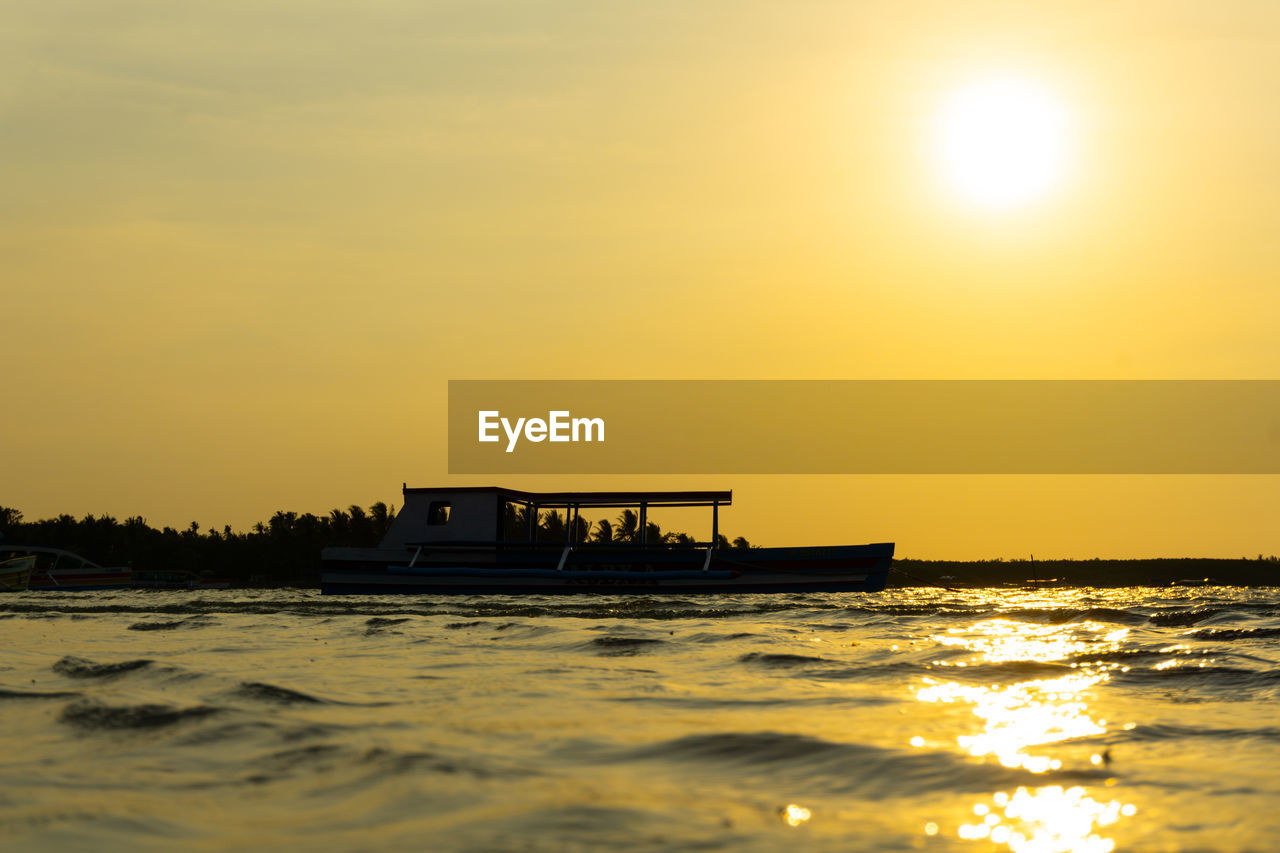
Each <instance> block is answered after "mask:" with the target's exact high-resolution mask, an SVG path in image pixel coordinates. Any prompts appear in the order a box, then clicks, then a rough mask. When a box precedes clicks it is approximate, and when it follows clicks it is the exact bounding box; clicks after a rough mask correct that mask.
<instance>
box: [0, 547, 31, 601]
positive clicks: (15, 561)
mask: <svg viewBox="0 0 1280 853" xmlns="http://www.w3.org/2000/svg"><path fill="white" fill-rule="evenodd" d="M35 565H36V558H35V555H34V554H28V555H26V556H23V557H10V558H9V559H0V592H21V591H22V590H24V589H26V588H27V587H28V585H29V584H30V582H31V570H32V569H33V568H35Z"/></svg>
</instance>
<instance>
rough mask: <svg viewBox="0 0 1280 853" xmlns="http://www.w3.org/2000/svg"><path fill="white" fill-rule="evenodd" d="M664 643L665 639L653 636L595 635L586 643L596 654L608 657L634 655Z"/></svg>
mask: <svg viewBox="0 0 1280 853" xmlns="http://www.w3.org/2000/svg"><path fill="white" fill-rule="evenodd" d="M665 644H666V641H665V640H659V639H656V638H653V637H595V638H593V639H592V640H591V641H590V643H588V645H589V646H590V647H591V648H594V649H597V650H598V654H601V655H605V656H608V657H623V656H629V655H636V654H639V653H640V652H642V651H648V650H650V649H654V648H657V647H658V646H661V645H665Z"/></svg>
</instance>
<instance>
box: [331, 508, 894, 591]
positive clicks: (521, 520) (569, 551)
mask: <svg viewBox="0 0 1280 853" xmlns="http://www.w3.org/2000/svg"><path fill="white" fill-rule="evenodd" d="M732 499H733V493H732V492H729V491H719V492H712V491H697V492H693V491H672V492H524V491H517V490H514V489H504V488H499V487H496V486H485V487H462V488H408V487H405V488H404V502H403V504H402V508H401V511H400V513H399V514H398V515H396V517H395V520H394V521H393V522H392V524H391V526H390V527H389V528H388V530H387V533H386V535H385V536H384V537H383V539H382V541H381V542H380V543H379V544H378V546H377V547H376V548H351V547H330V548H325V549H324V550H323V551H322V552H321V558H320V562H321V584H320V586H321V591H322V592H323V593H325V594H330V595H332V594H362V595H370V594H382V593H426V594H463V595H479V594H521V595H522V594H560V593H566V594H574V593H590V592H600V593H643V594H652V593H678V594H696V593H723V592H735V593H738V592H745V593H758V592H759V593H773V592H878V591H879V590H882V589H884V587H885V584H886V581H887V577H888V573H889V564H890V561H891V560H892V558H893V548H894V546H893V543H892V542H882V543H877V544H870V545H835V546H823V547H794V548H729V547H725V544H726V543H725V541H724V538H723V537H721V536H720V532H719V515H720V508H721V507H723V506H729V505H730V504H731V503H732ZM654 507H665V508H673V507H706V508H709V509H710V510H711V538H710V540H709V541H707V542H696V541H693V540H689V539H686V540H685V541H683V542H679V543H676V542H670V541H666V540H665V539H664V540H663V541H653V542H650V541H647V533H648V530H649V525H648V521H647V519H648V512H649V510H650V509H652V508H654ZM583 509H590V510H603V509H610V510H613V509H633V510H635V511H636V512H637V516H636V517H637V520H638V523H637V524H636V525H635V533H634V535H633V536H629V537H627V539H626V541H621V542H618V541H608V542H597V541H585V540H586V537H585V535H584V534H585V528H586V524H585V523H584V522H583V521H582V520H581V511H582V510H583ZM543 510H556V511H557V512H559V511H563V512H564V521H565V524H564V528H565V535H564V538H563V541H560V540H558V539H557V541H551V542H549V541H545V540H540V539H539V534H540V533H544V534H545V531H542V530H541V529H540V527H539V525H538V519H539V517H540V513H541V512H542V511H543Z"/></svg>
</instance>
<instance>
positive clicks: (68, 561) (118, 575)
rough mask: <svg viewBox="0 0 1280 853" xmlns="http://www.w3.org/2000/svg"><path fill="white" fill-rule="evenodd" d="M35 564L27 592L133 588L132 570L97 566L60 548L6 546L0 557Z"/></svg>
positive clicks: (120, 567) (126, 567)
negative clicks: (27, 558)
mask: <svg viewBox="0 0 1280 853" xmlns="http://www.w3.org/2000/svg"><path fill="white" fill-rule="evenodd" d="M6 556H7V557H9V558H23V557H30V558H32V559H33V560H34V565H33V567H32V568H31V580H30V582H29V585H28V589H32V590H62V591H64V592H84V591H89V590H108V589H129V587H131V586H132V585H133V569H132V568H130V567H129V566H100V565H98V564H97V563H95V562H93V561H92V560H89V559H86V558H84V557H81V556H80V555H79V554H74V553H72V552H71V551H67V550H65V549H63V548H48V547H45V546H43V545H5V546H4V547H3V548H0V557H6Z"/></svg>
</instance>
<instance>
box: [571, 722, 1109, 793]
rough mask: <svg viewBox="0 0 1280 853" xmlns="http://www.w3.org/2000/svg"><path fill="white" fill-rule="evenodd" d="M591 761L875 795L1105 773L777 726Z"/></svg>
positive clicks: (1088, 778)
mask: <svg viewBox="0 0 1280 853" xmlns="http://www.w3.org/2000/svg"><path fill="white" fill-rule="evenodd" d="M586 754H587V755H588V756H589V757H591V758H593V759H594V760H596V761H606V762H614V761H622V762H627V761H654V760H660V761H668V762H678V763H681V764H685V765H693V766H695V767H700V768H703V769H705V770H710V771H719V772H728V773H731V774H733V775H735V777H741V776H742V775H744V774H745V775H746V776H747V777H752V776H754V777H756V778H757V779H758V780H760V781H767V783H768V784H769V785H770V786H776V785H777V784H778V783H779V782H784V783H787V784H797V785H799V784H803V785H808V786H821V787H822V788H823V789H825V790H827V791H830V792H832V793H839V794H846V795H856V796H860V797H864V798H867V799H872V800H878V799H884V798H889V797H899V796H906V797H912V796H918V795H920V794H921V793H928V792H933V791H946V792H955V791H986V790H991V789H993V788H1001V787H1017V786H1019V785H1029V784H1034V785H1045V784H1055V783H1056V784H1064V783H1080V782H1092V783H1097V782H1100V781H1101V780H1103V779H1105V778H1106V777H1107V776H1108V775H1110V774H1109V773H1108V772H1107V771H1104V770H1100V769H1097V768H1092V767H1090V768H1080V769H1062V770H1057V771H1051V772H1047V773H1038V774H1033V773H1031V772H1030V771H1027V770H1022V769H1019V768H1007V767H1003V766H1001V765H1000V764H997V763H993V762H991V763H989V762H981V763H975V762H973V761H970V760H968V759H967V758H966V757H964V756H961V755H957V754H955V753H952V752H943V751H929V750H919V749H912V750H910V751H905V750H897V749H886V748H882V747H877V746H870V745H866V744H855V743H835V742H832V741H828V740H823V739H821V738H816V737H810V736H807V735H797V734H787V733H782V732H773V731H766V732H720V733H713V734H698V735H689V736H686V737H681V738H676V739H674V740H668V741H662V742H660V743H655V744H651V745H648V746H643V747H639V748H636V749H631V750H629V751H624V752H620V753H616V752H615V753H612V754H610V752H609V751H607V750H605V751H600V750H596V751H595V754H594V756H592V755H591V751H590V750H588V751H587V753H586Z"/></svg>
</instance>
